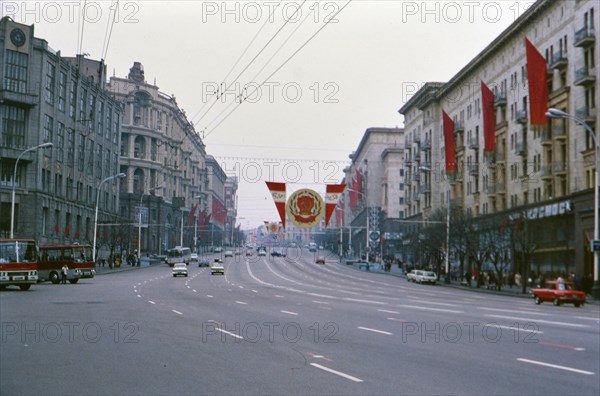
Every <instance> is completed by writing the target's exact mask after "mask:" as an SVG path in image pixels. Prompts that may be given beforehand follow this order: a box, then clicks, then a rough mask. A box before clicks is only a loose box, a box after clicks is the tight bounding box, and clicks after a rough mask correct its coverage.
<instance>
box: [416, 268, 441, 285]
mask: <svg viewBox="0 0 600 396" xmlns="http://www.w3.org/2000/svg"><path fill="white" fill-rule="evenodd" d="M415 282H417V283H429V284H432V285H435V282H437V275H436V274H435V272H432V271H419V274H417V275H416V276H415Z"/></svg>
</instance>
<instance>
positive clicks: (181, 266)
mask: <svg viewBox="0 0 600 396" xmlns="http://www.w3.org/2000/svg"><path fill="white" fill-rule="evenodd" d="M172 273H173V277H176V276H179V275H183V276H185V277H187V276H188V271H187V265H186V264H185V263H175V264H173V270H172Z"/></svg>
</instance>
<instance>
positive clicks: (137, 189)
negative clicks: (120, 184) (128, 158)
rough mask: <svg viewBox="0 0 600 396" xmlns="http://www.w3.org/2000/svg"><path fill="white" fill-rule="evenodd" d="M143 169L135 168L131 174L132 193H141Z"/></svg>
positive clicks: (143, 179) (142, 191)
mask: <svg viewBox="0 0 600 396" xmlns="http://www.w3.org/2000/svg"><path fill="white" fill-rule="evenodd" d="M144 182H145V177H144V171H143V170H142V169H136V170H135V172H134V174H133V193H134V194H143V193H144V185H145V183H144Z"/></svg>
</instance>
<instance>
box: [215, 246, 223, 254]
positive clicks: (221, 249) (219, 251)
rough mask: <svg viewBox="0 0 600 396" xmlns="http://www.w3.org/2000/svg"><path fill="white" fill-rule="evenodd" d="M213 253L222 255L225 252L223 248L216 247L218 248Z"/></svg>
mask: <svg viewBox="0 0 600 396" xmlns="http://www.w3.org/2000/svg"><path fill="white" fill-rule="evenodd" d="M213 252H215V253H221V252H223V248H222V247H221V246H217V247H216V248H215V249H214V250H213Z"/></svg>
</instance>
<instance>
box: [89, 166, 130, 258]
mask: <svg viewBox="0 0 600 396" xmlns="http://www.w3.org/2000/svg"><path fill="white" fill-rule="evenodd" d="M126 176H127V175H126V174H125V173H117V174H116V175H112V176H109V177H107V178H106V179H104V180H102V181H101V182H100V184H99V185H98V192H97V193H96V211H95V214H94V244H93V245H92V259H93V260H94V263H95V262H96V235H97V231H98V201H100V191H101V187H102V185H103V184H104V183H106V182H107V181H109V180H112V179H116V178H119V179H122V178H124V177H126Z"/></svg>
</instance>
